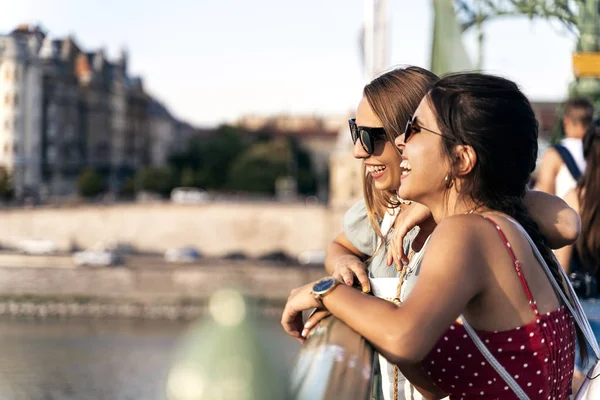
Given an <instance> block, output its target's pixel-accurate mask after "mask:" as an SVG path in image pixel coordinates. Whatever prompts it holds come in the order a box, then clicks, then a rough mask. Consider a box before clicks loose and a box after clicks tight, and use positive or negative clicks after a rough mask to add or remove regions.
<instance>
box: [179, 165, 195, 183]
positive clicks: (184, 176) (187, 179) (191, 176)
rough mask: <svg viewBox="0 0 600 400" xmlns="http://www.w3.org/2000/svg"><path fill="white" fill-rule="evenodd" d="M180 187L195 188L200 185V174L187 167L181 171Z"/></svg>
mask: <svg viewBox="0 0 600 400" xmlns="http://www.w3.org/2000/svg"><path fill="white" fill-rule="evenodd" d="M179 185H180V186H186V187H193V186H197V185H198V174H196V172H195V171H194V170H193V168H191V167H185V168H184V169H183V171H181V176H180V178H179Z"/></svg>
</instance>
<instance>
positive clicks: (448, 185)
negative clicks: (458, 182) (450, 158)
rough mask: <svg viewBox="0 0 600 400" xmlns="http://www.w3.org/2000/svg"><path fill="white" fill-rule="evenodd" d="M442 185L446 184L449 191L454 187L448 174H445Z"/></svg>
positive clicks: (452, 179) (452, 180)
mask: <svg viewBox="0 0 600 400" xmlns="http://www.w3.org/2000/svg"><path fill="white" fill-rule="evenodd" d="M444 183H445V184H446V188H447V189H450V188H451V187H452V186H453V185H454V178H452V176H451V175H450V173H447V174H446V177H445V178H444Z"/></svg>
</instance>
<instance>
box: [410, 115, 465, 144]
mask: <svg viewBox="0 0 600 400" xmlns="http://www.w3.org/2000/svg"><path fill="white" fill-rule="evenodd" d="M421 129H423V130H424V131H427V132H430V133H433V134H435V135H438V136H441V137H443V138H446V139H449V140H452V141H455V142H457V140H456V139H454V138H453V137H450V136H447V135H444V134H442V133H439V132H436V131H432V130H431V129H427V128H425V127H424V126H421V125H419V121H417V117H413V116H412V115H409V116H408V122H407V123H406V128H404V143H406V142H408V138H409V137H411V136H412V135H413V134H415V133H419V132H420V131H421Z"/></svg>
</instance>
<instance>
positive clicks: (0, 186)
mask: <svg viewBox="0 0 600 400" xmlns="http://www.w3.org/2000/svg"><path fill="white" fill-rule="evenodd" d="M13 196H14V188H13V184H12V176H11V174H10V172H8V170H7V169H6V168H5V167H3V166H0V198H1V199H2V200H10V199H12V198H13Z"/></svg>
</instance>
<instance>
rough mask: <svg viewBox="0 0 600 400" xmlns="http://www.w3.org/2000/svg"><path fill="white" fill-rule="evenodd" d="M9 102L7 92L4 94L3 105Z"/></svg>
mask: <svg viewBox="0 0 600 400" xmlns="http://www.w3.org/2000/svg"><path fill="white" fill-rule="evenodd" d="M7 104H10V96H9V95H8V93H6V94H5V95H4V105H7Z"/></svg>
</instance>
